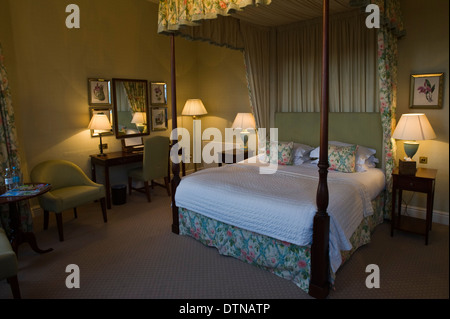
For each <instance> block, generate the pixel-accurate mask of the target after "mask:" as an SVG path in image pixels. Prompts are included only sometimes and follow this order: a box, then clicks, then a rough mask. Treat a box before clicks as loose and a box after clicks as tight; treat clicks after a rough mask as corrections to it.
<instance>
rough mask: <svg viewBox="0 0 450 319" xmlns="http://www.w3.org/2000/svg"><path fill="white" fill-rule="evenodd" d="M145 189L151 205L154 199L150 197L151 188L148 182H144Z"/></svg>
mask: <svg viewBox="0 0 450 319" xmlns="http://www.w3.org/2000/svg"><path fill="white" fill-rule="evenodd" d="M144 187H145V193H146V194H147V200H148V202H149V203H150V202H151V201H152V199H151V197H150V187H149V185H148V181H145V182H144Z"/></svg>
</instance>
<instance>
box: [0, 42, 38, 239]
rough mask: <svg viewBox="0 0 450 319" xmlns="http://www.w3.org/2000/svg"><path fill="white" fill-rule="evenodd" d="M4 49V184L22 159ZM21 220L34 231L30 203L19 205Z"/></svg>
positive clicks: (0, 107) (0, 97)
mask: <svg viewBox="0 0 450 319" xmlns="http://www.w3.org/2000/svg"><path fill="white" fill-rule="evenodd" d="M3 62H4V56H3V49H2V46H1V44H0V136H1V142H0V165H1V167H0V168H1V174H2V178H1V179H0V180H1V181H2V186H3V185H4V183H3V174H4V172H5V168H6V167H13V166H15V167H16V168H17V169H18V170H19V172H20V158H19V154H18V143H17V135H16V125H15V118H14V109H13V106H12V102H11V92H10V88H9V82H8V76H7V72H6V68H5V65H4V63H3ZM8 210H9V209H8V206H7V205H0V221H1V226H2V227H3V228H4V229H5V231H6V233H7V234H9V231H10V230H9V213H8ZM19 212H20V220H21V224H22V230H23V231H24V232H28V231H32V229H33V219H32V216H31V210H30V205H29V202H28V201H22V202H20V203H19Z"/></svg>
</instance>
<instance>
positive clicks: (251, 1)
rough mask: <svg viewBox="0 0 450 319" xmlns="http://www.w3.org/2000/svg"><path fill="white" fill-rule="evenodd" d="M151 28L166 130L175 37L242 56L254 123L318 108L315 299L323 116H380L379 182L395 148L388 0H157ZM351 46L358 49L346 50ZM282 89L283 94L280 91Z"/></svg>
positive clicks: (394, 28) (322, 202)
mask: <svg viewBox="0 0 450 319" xmlns="http://www.w3.org/2000/svg"><path fill="white" fill-rule="evenodd" d="M369 4H375V5H376V6H377V7H378V8H379V13H380V14H379V22H380V24H379V27H378V28H375V29H369V28H367V27H366V25H365V22H366V18H367V17H368V14H369V13H370V12H369V13H365V9H366V7H367V6H368V5H369ZM330 25H331V27H330ZM336 30H339V31H336ZM337 32H339V33H337ZM158 33H161V34H166V35H170V36H171V64H172V70H171V99H172V101H171V103H172V128H173V129H176V128H177V100H176V71H175V66H176V64H175V40H174V37H175V36H182V37H186V38H188V39H191V40H202V41H208V42H210V43H212V44H215V45H219V46H226V47H229V48H232V49H237V50H241V51H242V52H243V53H244V61H245V66H246V71H247V79H248V86H249V96H250V101H251V107H252V111H253V113H254V116H255V119H256V122H257V126H258V128H269V127H273V124H274V122H273V119H274V114H275V112H320V113H321V115H320V119H321V120H320V146H321V148H320V149H321V152H320V158H319V164H318V167H319V185H318V189H317V199H316V203H317V213H316V216H315V218H314V226H313V243H312V246H311V282H310V289H309V293H310V295H312V296H314V297H318V298H323V297H325V296H327V294H328V286H329V285H328V267H329V264H328V232H329V216H328V214H327V206H328V188H327V169H328V158H327V145H328V113H329V112H330V111H331V112H379V113H380V117H381V123H382V127H383V148H384V150H383V151H384V152H383V155H382V156H383V161H382V162H383V168H384V169H385V172H386V189H390V185H391V172H392V169H393V166H394V162H393V159H394V152H395V149H394V144H393V143H392V140H391V134H392V130H393V127H394V126H395V108H396V65H397V61H396V59H397V40H398V38H399V37H401V36H402V35H403V33H404V30H403V25H402V21H401V16H400V10H399V3H398V0H302V1H298V0H208V1H203V0H183V1H182V0H161V1H160V2H159V12H158ZM353 46H356V47H353ZM349 47H350V49H348V50H346V49H347V48H349ZM354 52H359V55H356V56H353V55H352V54H354ZM288 55H289V57H288V58H287V56H288ZM292 56H301V57H302V58H301V61H300V62H298V61H296V60H295V61H294V62H292V61H293V60H292V58H291V57H292ZM287 61H288V62H287ZM290 70H293V71H290ZM329 83H333V85H331V86H330V85H329ZM355 85H356V88H353V86H355ZM286 91H289V92H290V93H289V94H287V95H286V94H285V93H284V92H286ZM176 142H177V141H176V140H175V141H174V143H176ZM179 171H180V170H179V164H176V163H174V164H173V166H172V172H173V175H174V178H173V180H172V210H173V225H172V231H173V232H175V233H178V212H177V207H176V204H175V192H176V188H177V186H178V184H179V183H180V176H179V175H180V173H179ZM388 198H391V197H390V196H386V199H387V200H388ZM390 206H391V205H389V203H385V215H386V216H389V214H390V212H389V211H388V210H389V207H390Z"/></svg>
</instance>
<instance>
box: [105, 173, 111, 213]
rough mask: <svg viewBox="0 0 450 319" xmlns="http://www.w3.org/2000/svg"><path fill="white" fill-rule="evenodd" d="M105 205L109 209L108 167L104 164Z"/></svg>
mask: <svg viewBox="0 0 450 319" xmlns="http://www.w3.org/2000/svg"><path fill="white" fill-rule="evenodd" d="M105 188H106V207H107V208H108V209H111V187H110V181H109V167H108V165H105Z"/></svg>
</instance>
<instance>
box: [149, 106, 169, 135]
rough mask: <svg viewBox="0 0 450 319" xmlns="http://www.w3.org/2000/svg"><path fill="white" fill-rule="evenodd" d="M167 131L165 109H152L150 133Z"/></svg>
mask: <svg viewBox="0 0 450 319" xmlns="http://www.w3.org/2000/svg"><path fill="white" fill-rule="evenodd" d="M164 130H167V107H152V131H164Z"/></svg>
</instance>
